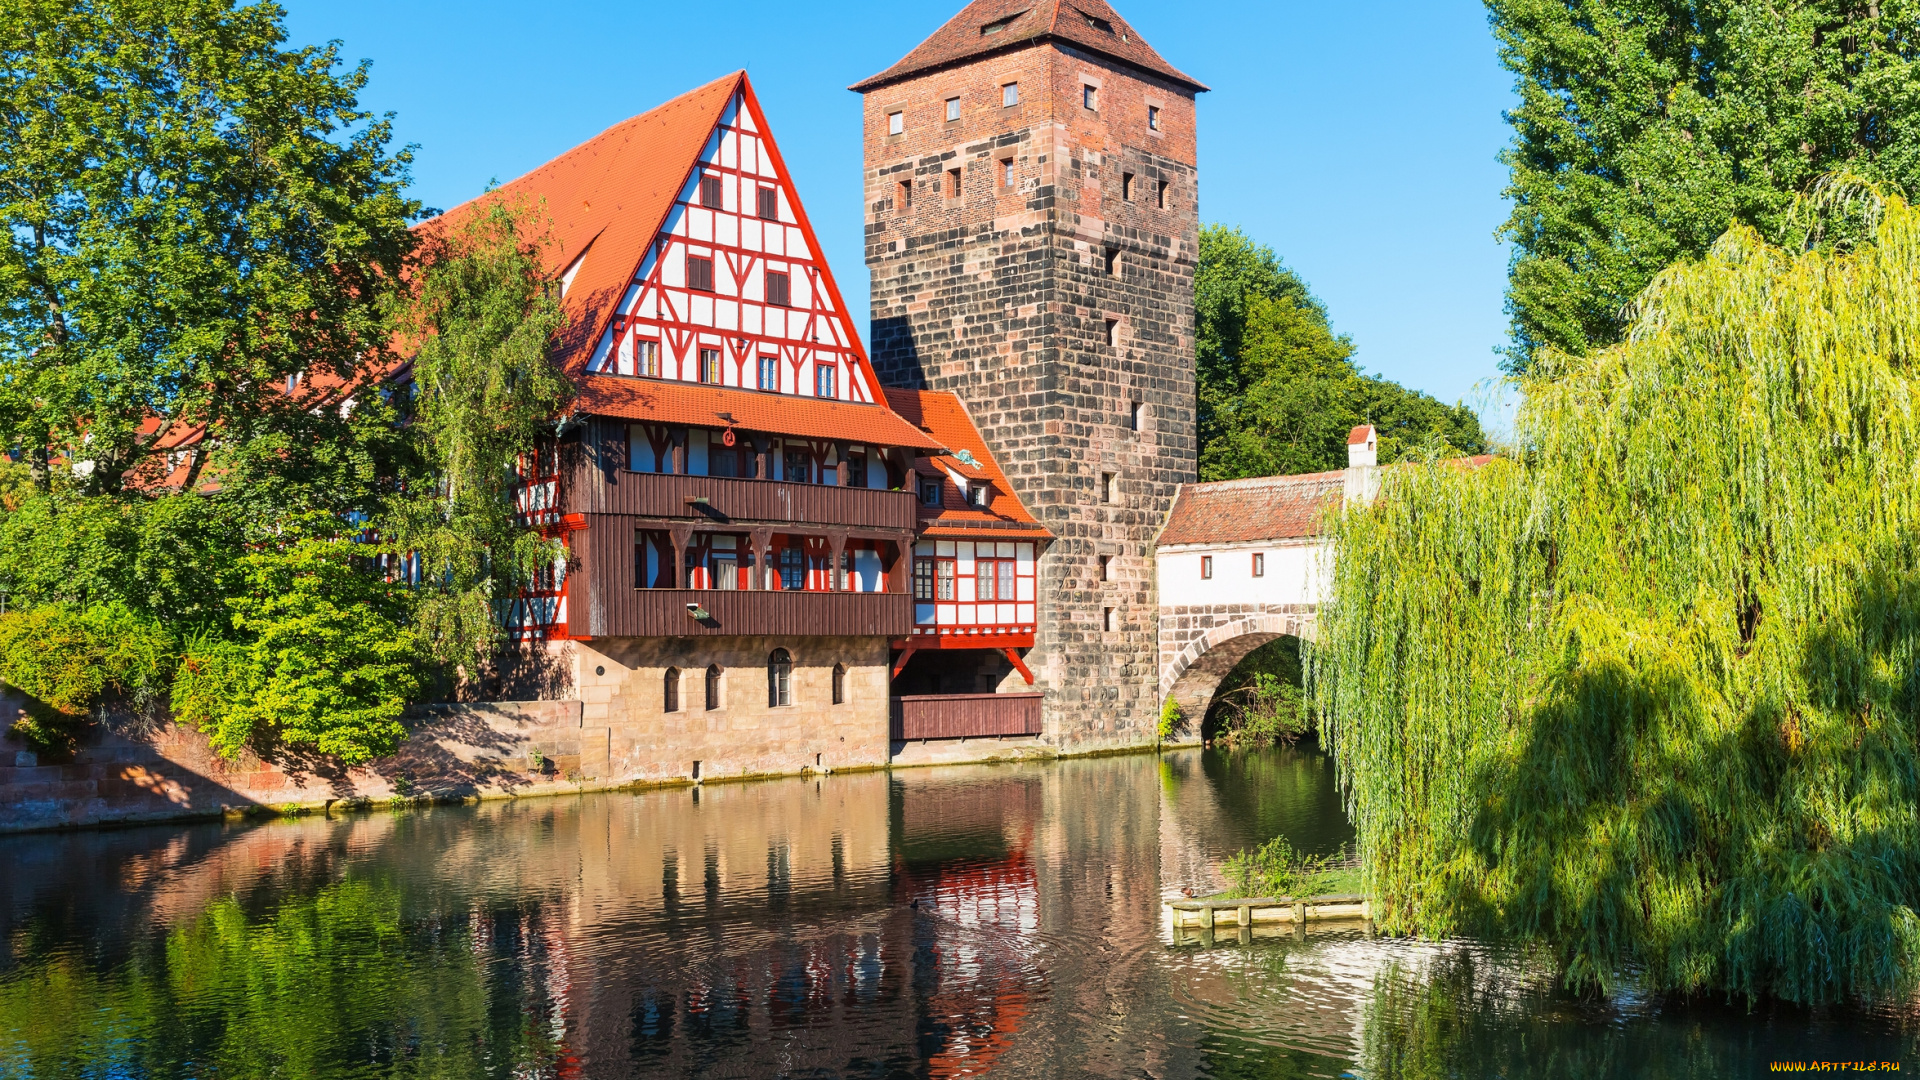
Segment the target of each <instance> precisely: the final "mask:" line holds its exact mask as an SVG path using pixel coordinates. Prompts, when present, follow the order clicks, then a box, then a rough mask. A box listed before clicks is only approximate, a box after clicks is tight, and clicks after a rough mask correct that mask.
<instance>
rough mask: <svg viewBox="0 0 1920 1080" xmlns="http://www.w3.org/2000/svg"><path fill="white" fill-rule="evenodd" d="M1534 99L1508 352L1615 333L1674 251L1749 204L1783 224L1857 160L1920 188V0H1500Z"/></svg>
mask: <svg viewBox="0 0 1920 1080" xmlns="http://www.w3.org/2000/svg"><path fill="white" fill-rule="evenodd" d="M1487 7H1488V10H1489V12H1490V16H1491V21H1492V24H1493V29H1494V33H1495V34H1496V36H1497V37H1498V38H1499V41H1500V47H1501V52H1500V55H1501V60H1502V62H1503V63H1504V64H1505V65H1506V67H1507V68H1508V69H1509V70H1510V71H1512V72H1513V73H1514V75H1515V83H1516V89H1517V92H1518V94H1519V98H1520V102H1519V104H1518V106H1517V107H1515V108H1514V109H1513V110H1512V111H1510V112H1509V113H1508V114H1507V116H1508V120H1509V122H1510V123H1511V124H1512V125H1513V129H1514V139H1513V143H1512V145H1511V147H1510V148H1509V149H1508V150H1507V151H1506V153H1505V154H1504V158H1503V159H1504V161H1505V162H1506V164H1507V166H1508V168H1509V169H1510V171H1511V179H1510V181H1509V184H1508V187H1507V196H1508V198H1510V199H1511V200H1512V201H1513V213H1512V216H1511V217H1510V218H1509V219H1508V221H1507V223H1506V225H1505V227H1504V229H1503V233H1504V235H1505V236H1506V238H1507V239H1508V240H1510V241H1511V242H1512V243H1513V245H1514V247H1513V263H1512V267H1511V274H1510V281H1509V285H1508V292H1507V299H1508V310H1509V314H1510V315H1511V316H1512V320H1513V342H1514V344H1513V347H1512V350H1511V352H1510V354H1509V364H1510V365H1511V366H1512V367H1513V368H1514V369H1516V370H1524V369H1525V368H1526V367H1527V366H1528V365H1529V364H1530V363H1531V362H1532V358H1533V357H1534V355H1535V353H1536V352H1537V351H1538V350H1539V349H1541V348H1542V347H1544V346H1552V347H1554V348H1557V349H1560V350H1562V351H1564V352H1568V353H1572V354H1575V355H1578V354H1580V353H1583V352H1585V351H1587V350H1588V349H1590V348H1594V347H1598V346H1603V345H1607V344H1610V343H1612V342H1615V341H1618V340H1620V336H1621V334H1622V333H1623V332H1624V329H1625V326H1626V323H1625V321H1624V318H1623V316H1622V308H1623V307H1624V306H1625V305H1626V303H1627V302H1628V301H1629V300H1630V299H1632V298H1633V297H1634V296H1635V295H1636V294H1637V293H1639V291H1640V289H1641V288H1642V287H1643V286H1645V285H1646V284H1647V283H1648V282H1649V281H1651V280H1652V279H1653V277H1654V275H1655V274H1656V273H1658V272H1659V271H1660V269H1661V268H1663V267H1665V266H1667V265H1669V264H1671V263H1672V262H1674V261H1675V260H1677V259H1681V258H1687V257H1696V256H1699V255H1700V254H1702V253H1703V252H1705V251H1706V250H1707V247H1708V245H1710V244H1711V243H1713V241H1714V239H1715V238H1716V237H1718V236H1719V235H1720V234H1721V233H1722V232H1724V231H1725V230H1726V229H1727V227H1728V225H1729V224H1730V223H1733V222H1739V223H1741V224H1744V225H1747V226H1749V227H1751V228H1754V229H1755V230H1757V231H1758V232H1759V233H1760V234H1761V235H1762V236H1764V237H1766V238H1768V239H1770V240H1773V241H1775V242H1781V241H1783V240H1785V239H1786V238H1787V237H1786V232H1785V231H1784V230H1785V229H1786V228H1787V227H1788V224H1789V223H1788V221H1787V219H1788V217H1789V215H1790V212H1791V209H1792V206H1793V202H1794V197H1795V195H1796V194H1797V193H1803V192H1807V191H1809V190H1810V189H1811V186H1812V184H1813V183H1814V181H1815V180H1816V179H1817V178H1818V177H1819V176H1821V175H1822V174H1825V173H1827V172H1830V171H1833V170H1835V169H1837V168H1841V167H1845V168H1847V169H1850V170H1852V171H1853V172H1856V173H1858V174H1861V175H1864V176H1867V177H1870V178H1874V179H1877V180H1879V181H1881V182H1883V183H1886V184H1890V185H1892V186H1894V187H1896V188H1898V189H1900V190H1902V191H1904V192H1906V193H1907V194H1909V195H1911V194H1912V193H1913V192H1914V191H1916V190H1920V3H1916V2H1914V0H1875V2H1873V3H1858V2H1855V0H1809V2H1804V3H1791V4H1789V3H1780V2H1777V0H1766V2H1759V3H1755V2H1752V0H1607V2H1601V0H1487Z"/></svg>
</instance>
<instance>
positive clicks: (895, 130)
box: [887, 112, 907, 135]
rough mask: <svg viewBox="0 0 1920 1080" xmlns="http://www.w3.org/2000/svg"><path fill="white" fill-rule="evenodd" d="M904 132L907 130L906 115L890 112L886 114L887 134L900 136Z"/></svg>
mask: <svg viewBox="0 0 1920 1080" xmlns="http://www.w3.org/2000/svg"><path fill="white" fill-rule="evenodd" d="M906 130H907V114H906V113H903V112H890V113H888V114H887V134H889V135H900V134H904V133H905V132H906Z"/></svg>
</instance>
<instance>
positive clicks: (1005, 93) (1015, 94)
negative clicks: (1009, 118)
mask: <svg viewBox="0 0 1920 1080" xmlns="http://www.w3.org/2000/svg"><path fill="white" fill-rule="evenodd" d="M1018 104H1020V84H1019V83H1017V82H1010V83H1007V84H1006V85H1004V86H1002V87H1001V88H1000V107H1001V108H1003V109H1011V108H1013V107H1014V106H1015V105H1018Z"/></svg>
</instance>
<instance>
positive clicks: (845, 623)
mask: <svg viewBox="0 0 1920 1080" xmlns="http://www.w3.org/2000/svg"><path fill="white" fill-rule="evenodd" d="M598 600H599V601H600V602H601V603H602V604H603V605H604V606H603V608H602V613H603V615H602V613H596V615H595V616H591V617H590V618H591V621H592V625H593V631H592V634H591V636H593V637H721V636H738V635H783V636H789V635H801V636H816V637H817V636H833V637H860V636H873V637H879V636H886V637H895V636H898V635H900V634H902V633H904V632H905V631H906V630H907V628H908V627H909V626H911V625H912V621H913V598H912V597H910V596H907V595H906V594H904V593H853V592H781V591H778V590H775V591H772V592H747V591H738V592H736V591H733V590H729V589H620V590H608V591H607V592H606V593H604V594H602V595H601V596H600V597H598ZM688 605H692V606H693V607H694V608H696V609H698V611H690V610H689V607H688ZM698 612H705V614H706V617H705V618H699V617H697V616H698ZM573 632H574V633H575V634H580V633H581V626H580V620H579V618H578V616H576V617H575V619H574V622H573Z"/></svg>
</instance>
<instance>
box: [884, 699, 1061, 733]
mask: <svg viewBox="0 0 1920 1080" xmlns="http://www.w3.org/2000/svg"><path fill="white" fill-rule="evenodd" d="M1044 696H1045V695H1043V694H1038V693H1033V694H922V695H912V696H908V697H897V698H894V699H893V733H892V735H893V740H894V741H895V742H912V741H915V740H919V739H971V738H990V737H998V736H1008V735H1038V734H1040V701H1041V699H1042V698H1043V697H1044Z"/></svg>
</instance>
